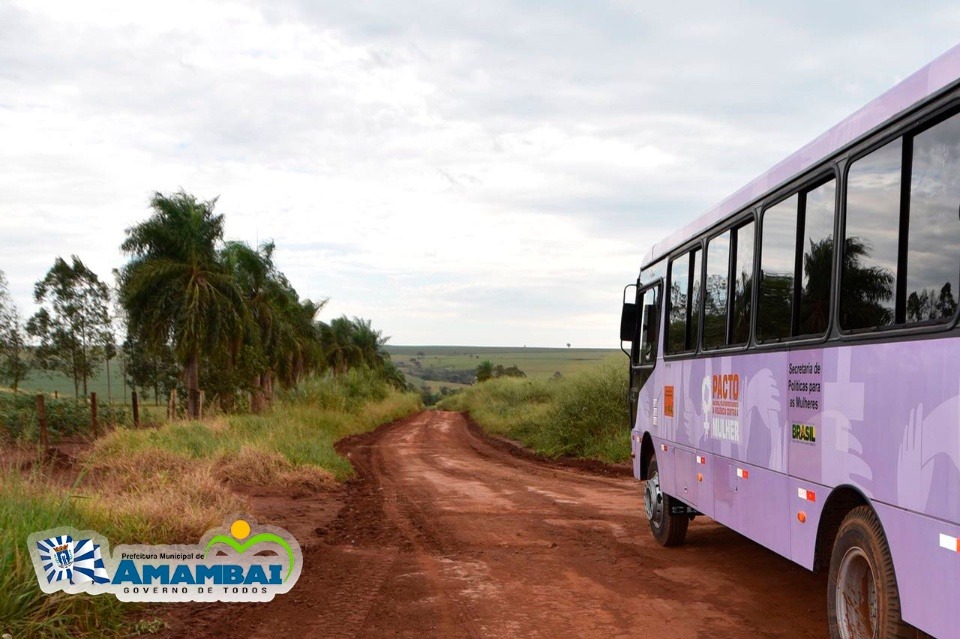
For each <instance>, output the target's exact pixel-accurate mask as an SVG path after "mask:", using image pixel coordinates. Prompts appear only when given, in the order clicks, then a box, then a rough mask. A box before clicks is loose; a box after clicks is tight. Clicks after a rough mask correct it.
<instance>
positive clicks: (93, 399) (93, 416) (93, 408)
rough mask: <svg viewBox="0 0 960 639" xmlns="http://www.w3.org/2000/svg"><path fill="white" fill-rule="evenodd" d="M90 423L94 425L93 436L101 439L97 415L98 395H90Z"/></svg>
mask: <svg viewBox="0 0 960 639" xmlns="http://www.w3.org/2000/svg"><path fill="white" fill-rule="evenodd" d="M90 422H91V424H92V425H93V436H94V437H100V419H99V415H97V394H96V393H90Z"/></svg>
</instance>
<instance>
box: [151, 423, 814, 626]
mask: <svg viewBox="0 0 960 639" xmlns="http://www.w3.org/2000/svg"><path fill="white" fill-rule="evenodd" d="M341 450H342V452H344V453H346V454H347V455H348V456H349V457H350V459H351V461H352V462H353V464H354V466H355V467H356V469H357V472H358V479H356V480H354V481H352V482H351V483H350V484H349V485H348V487H347V489H346V491H345V494H344V495H342V496H341V497H340V499H342V501H343V505H342V507H341V508H340V509H339V513H338V514H337V516H336V518H335V519H332V520H330V521H328V522H327V523H326V524H325V525H319V526H314V524H315V523H317V522H315V521H312V520H311V507H310V505H309V502H307V503H305V504H304V503H301V504H300V508H299V510H296V511H285V510H283V509H280V510H278V511H276V512H275V513H274V514H273V515H272V516H270V515H269V513H268V519H272V520H273V521H276V522H277V523H279V524H280V525H285V526H287V527H288V529H290V530H291V532H293V533H294V534H295V535H296V536H297V537H298V539H300V542H301V544H302V545H303V546H304V557H305V569H304V573H303V575H302V576H301V579H300V582H299V583H298V584H297V586H296V587H295V588H294V590H293V591H292V592H291V593H289V594H287V595H282V596H279V597H278V598H277V599H275V600H274V601H272V602H270V603H267V604H244V605H236V604H234V605H232V606H229V605H224V604H218V605H210V604H207V605H195V606H193V607H191V608H190V609H184V610H183V613H182V614H174V613H171V615H170V616H169V617H168V623H170V630H169V632H170V634H171V635H173V634H177V632H178V631H179V630H183V631H186V630H187V629H188V628H189V632H190V634H195V635H200V636H231V637H237V636H250V637H268V636H269V637H273V636H281V635H286V636H289V637H294V636H317V637H513V636H522V637H627V636H631V637H637V636H641V637H664V638H678V639H679V638H690V637H704V638H706V637H710V638H714V637H823V636H825V635H826V627H827V626H826V610H825V608H826V606H825V592H826V587H825V582H824V579H823V578H822V577H820V576H815V575H812V574H811V573H808V572H807V571H806V570H804V569H802V568H800V567H798V566H796V565H794V564H793V563H791V562H789V561H787V560H786V559H783V558H782V557H779V556H778V555H776V554H774V553H772V552H770V551H768V550H766V549H764V548H762V547H761V546H759V545H757V544H754V543H752V542H750V541H748V540H746V539H745V538H743V537H741V536H740V535H738V534H736V533H734V532H732V531H730V530H728V529H726V528H724V527H722V526H720V525H718V524H716V523H714V522H712V521H711V520H709V519H706V518H697V520H696V521H695V522H693V524H691V526H690V531H689V534H688V537H687V544H686V545H685V546H682V547H679V548H671V549H665V548H661V547H660V546H658V545H657V544H656V543H655V542H654V540H653V538H652V537H651V535H650V532H649V529H648V527H647V522H646V518H645V516H644V514H643V508H642V491H641V488H642V484H641V483H640V482H637V481H636V480H634V479H632V478H625V477H616V476H604V475H601V474H596V473H591V472H588V471H586V470H580V469H575V468H568V467H563V466H559V465H554V464H551V463H544V462H538V461H536V460H530V459H524V458H519V457H517V456H514V455H511V454H510V453H509V452H507V451H505V450H504V449H503V447H500V446H494V445H491V443H490V442H489V441H487V440H486V438H484V437H483V436H478V435H477V434H475V433H474V432H472V431H471V429H470V428H469V427H468V424H467V422H466V420H465V418H464V417H463V416H462V415H460V414H458V413H449V412H424V413H420V414H419V415H416V416H414V417H411V418H408V419H406V420H402V421H400V422H397V423H395V424H392V425H390V426H386V427H383V428H381V429H378V430H377V431H375V432H374V433H370V434H367V435H363V436H359V437H355V438H351V439H350V440H347V441H345V442H344V443H343V444H342V445H341ZM267 510H268V511H269V508H267ZM327 519H330V517H328V518H327ZM305 537H306V538H307V539H305Z"/></svg>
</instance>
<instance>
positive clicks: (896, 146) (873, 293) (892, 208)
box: [840, 138, 903, 330]
mask: <svg viewBox="0 0 960 639" xmlns="http://www.w3.org/2000/svg"><path fill="white" fill-rule="evenodd" d="M902 153H903V140H902V139H900V138H897V139H896V140H894V141H893V142H890V143H888V144H886V145H885V146H882V147H880V148H879V149H877V150H876V151H874V152H873V153H871V154H869V155H867V156H866V157H863V158H860V159H859V160H857V161H856V162H854V163H853V164H852V165H851V167H850V171H849V173H848V174H847V221H846V233H845V235H844V245H843V254H842V257H843V265H842V270H841V275H840V326H841V328H844V329H847V330H857V329H864V328H879V327H883V326H888V325H891V324H893V322H894V319H895V316H894V311H895V305H896V300H895V296H894V291H895V290H896V289H895V284H896V275H897V251H898V242H897V234H898V229H899V228H900V173H901V162H902Z"/></svg>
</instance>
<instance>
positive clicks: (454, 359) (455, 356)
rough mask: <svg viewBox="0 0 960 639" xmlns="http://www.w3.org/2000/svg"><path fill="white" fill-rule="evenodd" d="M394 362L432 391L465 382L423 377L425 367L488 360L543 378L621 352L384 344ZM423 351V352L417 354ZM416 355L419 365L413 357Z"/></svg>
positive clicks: (470, 366)
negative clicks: (516, 367) (414, 361)
mask: <svg viewBox="0 0 960 639" xmlns="http://www.w3.org/2000/svg"><path fill="white" fill-rule="evenodd" d="M386 351H387V352H388V353H390V357H391V358H392V359H393V361H394V363H396V364H397V366H399V367H400V369H401V370H402V371H403V372H404V375H406V376H407V380H408V381H410V382H411V383H412V384H414V385H415V386H420V385H421V384H423V383H426V384H427V386H428V388H430V390H431V391H434V392H435V391H437V390H438V389H439V388H440V386H447V387H449V388H462V387H464V386H465V384H462V383H455V382H451V381H437V380H428V381H424V379H423V377H421V375H418V373H422V372H423V371H426V370H434V371H474V370H476V368H477V366H478V365H479V364H480V362H482V361H484V360H489V361H490V362H491V363H492V364H493V365H494V366H496V365H498V364H502V365H503V366H505V367H507V366H518V367H519V368H520V370H522V371H523V372H524V373H526V374H527V377H532V378H546V377H553V376H555V375H556V373H558V372H559V373H560V374H561V375H562V376H563V377H567V376H569V375H572V374H574V373H577V372H579V371H582V370H584V369H588V368H592V367H594V366H596V365H597V364H601V363H604V362H617V363H625V361H623V362H621V359H620V358H623V357H624V356H623V353H621V352H620V351H619V350H616V349H611V348H523V347H520V348H518V347H489V346H389V345H388V346H387V347H386ZM421 353H422V355H420V354H421ZM414 359H419V360H420V366H419V367H417V366H415V365H414V363H413V362H412V360H414Z"/></svg>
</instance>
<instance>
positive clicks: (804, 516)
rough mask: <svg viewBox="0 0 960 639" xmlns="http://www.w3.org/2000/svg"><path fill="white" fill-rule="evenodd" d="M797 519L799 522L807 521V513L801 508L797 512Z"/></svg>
mask: <svg viewBox="0 0 960 639" xmlns="http://www.w3.org/2000/svg"><path fill="white" fill-rule="evenodd" d="M797 521H799V522H800V523H801V524H805V523H807V513H805V512H803V511H802V510H801V511H800V512H798V513H797Z"/></svg>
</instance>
